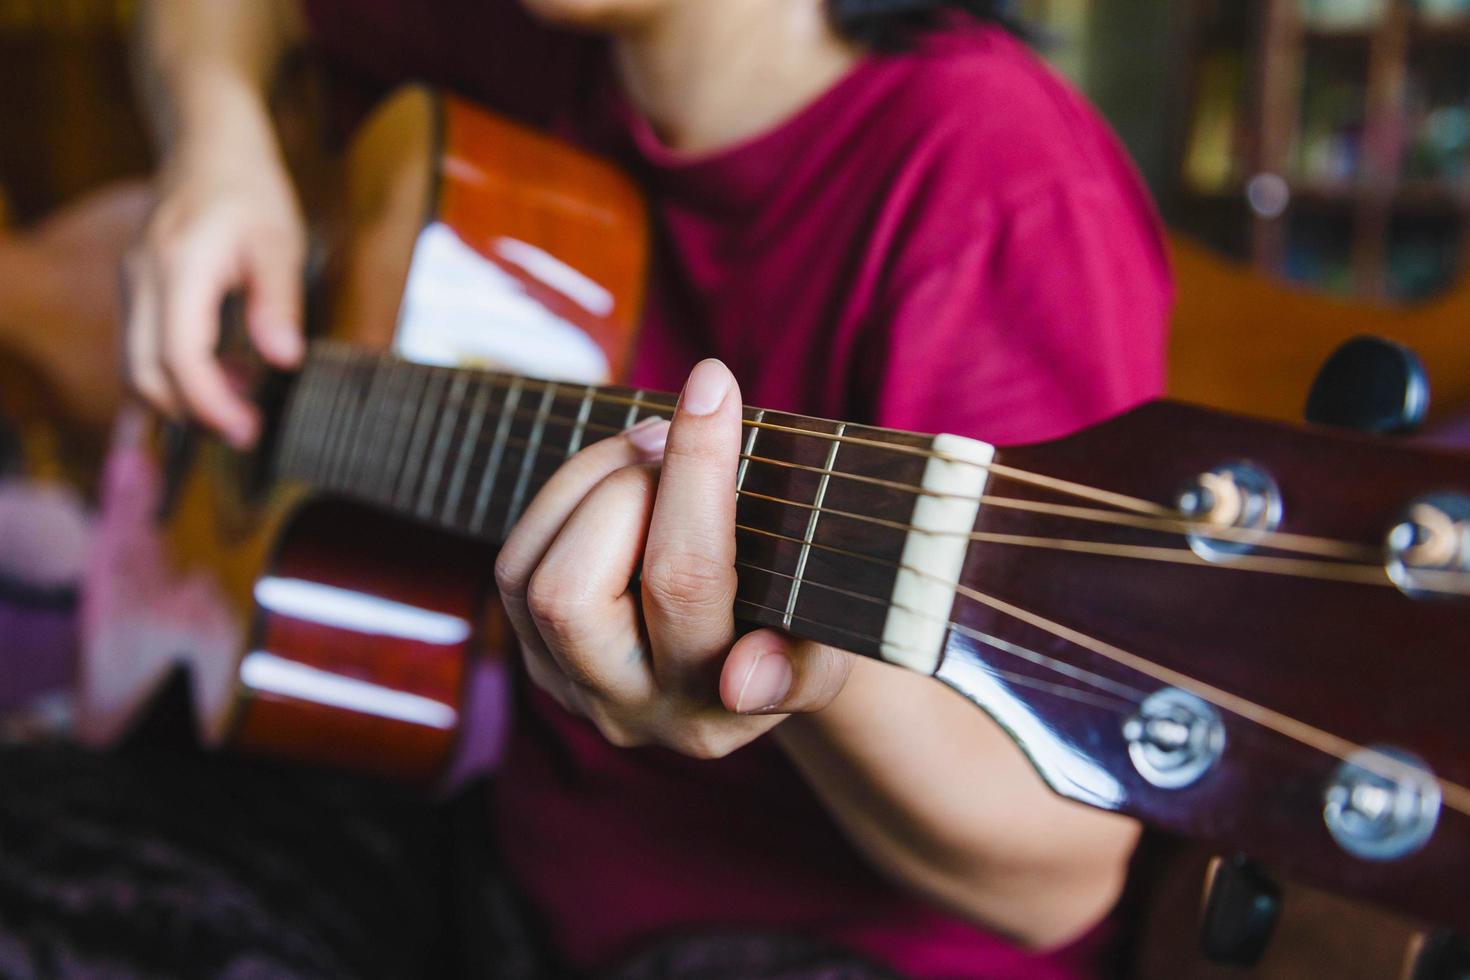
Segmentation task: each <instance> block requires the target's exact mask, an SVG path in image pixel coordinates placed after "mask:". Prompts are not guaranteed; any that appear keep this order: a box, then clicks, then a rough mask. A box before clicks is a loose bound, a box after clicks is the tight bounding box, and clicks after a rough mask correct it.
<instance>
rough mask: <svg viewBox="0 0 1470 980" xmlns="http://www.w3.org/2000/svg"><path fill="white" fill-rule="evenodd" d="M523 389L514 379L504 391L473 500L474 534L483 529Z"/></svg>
mask: <svg viewBox="0 0 1470 980" xmlns="http://www.w3.org/2000/svg"><path fill="white" fill-rule="evenodd" d="M523 387H524V385H523V384H522V382H521V379H520V378H516V379H515V380H513V381H512V382H511V383H510V387H508V388H506V389H505V403H504V405H503V406H502V408H501V411H500V421H499V422H498V423H497V424H496V426H495V441H494V442H493V443H492V444H491V446H490V458H489V460H487V461H486V463H485V472H484V474H483V475H482V476H481V479H480V492H479V494H478V496H477V497H476V498H475V513H474V517H473V518H472V519H471V521H470V529H471V530H472V531H474V533H476V534H479V533H481V532H482V531H483V530H484V528H485V514H486V512H487V511H488V510H489V508H490V494H491V490H492V489H493V488H494V486H495V481H496V479H497V478H498V477H499V476H500V463H501V460H502V459H503V458H504V457H505V442H506V440H507V439H509V438H510V424H511V420H512V419H514V418H515V413H516V406H517V405H519V404H520V403H521V389H522V388H523Z"/></svg>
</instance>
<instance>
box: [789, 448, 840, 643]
mask: <svg viewBox="0 0 1470 980" xmlns="http://www.w3.org/2000/svg"><path fill="white" fill-rule="evenodd" d="M846 428H847V426H846V423H838V425H837V434H838V435H839V436H840V435H842V432H843V430H844V429H846ZM840 448H842V443H840V442H835V441H834V442H833V443H832V444H831V446H830V447H829V448H828V449H827V466H826V470H827V472H825V473H823V474H822V476H821V478H820V479H819V480H818V481H817V492H816V495H815V496H814V497H813V498H812V510H811V513H810V514H809V515H808V516H807V522H806V536H805V537H804V539H803V540H802V544H801V552H800V553H799V554H798V555H797V556H796V577H795V578H793V579H792V581H791V591H790V594H789V595H788V596H787V597H786V618H785V619H784V620H783V622H784V624H785V625H787V626H790V625H791V617H792V616H794V615H796V599H797V596H799V595H800V594H801V577H802V575H804V574H806V562H807V558H808V557H809V556H810V555H811V552H812V539H813V538H815V537H816V535H817V519H818V518H820V517H821V516H822V501H823V499H825V498H826V496H827V483H828V481H829V480H830V479H831V477H832V467H833V466H834V465H835V464H836V463H837V450H838V449H840Z"/></svg>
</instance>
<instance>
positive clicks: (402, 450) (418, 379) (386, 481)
mask: <svg viewBox="0 0 1470 980" xmlns="http://www.w3.org/2000/svg"><path fill="white" fill-rule="evenodd" d="M405 375H406V377H405V378H404V397H403V399H402V401H400V402H399V405H398V411H397V412H396V413H395V416H396V417H395V419H394V421H393V428H392V432H391V438H390V440H389V442H388V452H387V454H386V455H385V456H384V459H383V468H382V470H381V471H380V472H379V473H378V479H377V482H376V484H375V486H376V489H375V491H374V499H375V500H381V501H384V502H386V501H390V500H392V499H393V489H394V488H395V487H396V486H397V485H398V477H399V474H400V473H402V471H403V463H404V461H405V459H406V458H407V455H408V443H409V440H410V439H412V438H413V426H414V422H415V421H416V420H417V419H418V409H419V408H421V407H422V405H423V388H424V386H425V385H427V384H428V380H429V379H428V378H427V377H425V375H424V373H423V372H422V371H421V370H419V365H417V364H410V365H409V366H408V369H407V370H406V372H405Z"/></svg>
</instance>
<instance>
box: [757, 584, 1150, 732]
mask: <svg viewBox="0 0 1470 980" xmlns="http://www.w3.org/2000/svg"><path fill="white" fill-rule="evenodd" d="M735 601H736V602H737V603H739V604H741V605H744V606H749V607H751V608H753V609H757V610H759V611H761V612H768V613H774V614H775V615H776V616H777V617H778V618H784V617H785V615H786V610H784V609H777V608H776V607H774V606H767V605H764V604H762V603H759V602H755V601H753V600H750V599H739V598H737V599H736V600H735ZM791 618H792V619H793V620H799V621H801V622H805V623H811V624H812V625H813V626H818V627H821V628H823V629H830V630H834V631H836V632H839V633H846V634H847V635H849V636H852V637H854V638H856V639H859V640H863V641H866V642H874V639H873V637H871V636H868V635H866V634H864V633H862V632H860V631H858V630H850V629H844V628H843V627H840V626H834V625H832V624H831V623H824V622H822V621H821V620H817V619H812V618H811V617H809V616H797V615H793V616H792V617H791ZM982 635H983V634H982ZM1004 652H1009V651H1004ZM980 666H981V669H983V670H984V671H985V672H986V673H987V674H991V675H992V676H994V677H999V678H1001V679H1003V680H1007V681H1010V682H1011V683H1012V684H1015V685H1017V686H1019V687H1029V688H1032V689H1033V690H1038V691H1044V692H1046V693H1047V694H1053V695H1056V696H1057V697H1062V698H1067V699H1068V700H1070V701H1076V702H1078V703H1080V704H1086V705H1091V706H1092V707H1094V708H1101V709H1102V710H1104V711H1111V712H1116V713H1117V714H1120V715H1121V714H1125V713H1127V712H1129V711H1132V710H1133V708H1134V707H1136V705H1134V704H1130V703H1129V702H1127V701H1124V700H1122V699H1119V698H1109V697H1103V696H1100V695H1097V694H1093V693H1092V692H1091V691H1085V690H1081V689H1079V688H1075V687H1070V686H1068V685H1066V684H1054V683H1051V682H1049V681H1042V680H1037V679H1036V678H1034V677H1028V676H1027V675H1025V674H1017V673H1015V672H1014V671H1009V670H1005V669H1004V668H1001V667H995V666H993V665H991V664H986V663H982V664H980Z"/></svg>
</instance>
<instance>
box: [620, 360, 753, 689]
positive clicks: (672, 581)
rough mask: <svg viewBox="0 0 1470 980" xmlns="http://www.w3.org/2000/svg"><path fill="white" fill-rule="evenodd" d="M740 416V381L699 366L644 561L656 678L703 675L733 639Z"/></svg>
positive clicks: (675, 432)
mask: <svg viewBox="0 0 1470 980" xmlns="http://www.w3.org/2000/svg"><path fill="white" fill-rule="evenodd" d="M740 416H741V405H740V390H739V388H738V387H737V386H736V384H735V378H734V377H733V376H732V375H731V374H730V372H729V371H728V370H727V369H726V368H725V366H724V365H723V364H721V363H720V362H719V361H715V360H708V361H702V362H701V363H700V364H698V365H697V366H696V367H695V368H694V371H693V373H692V374H690V376H689V380H688V382H687V383H686V384H685V386H684V393H683V395H681V396H680V399H679V407H678V408H677V409H676V410H675V412H674V419H673V424H672V425H671V426H670V427H669V435H668V444H667V446H666V447H665V449H664V463H663V472H662V474H661V475H660V477H659V489H658V498H657V500H656V502H655V504H654V508H653V519H652V524H651V527H650V529H649V534H648V548H647V553H646V555H645V556H644V561H643V611H644V616H645V618H646V620H647V626H648V634H649V638H650V641H651V646H652V651H653V657H654V670H655V672H656V673H658V674H659V675H660V680H664V679H665V678H664V672H665V671H668V672H669V673H670V674H671V675H677V674H681V673H682V674H686V675H688V676H690V677H692V678H695V677H703V676H704V673H705V670H706V669H707V668H709V667H712V666H713V665H715V664H717V663H719V662H720V660H722V659H723V656H724V653H725V651H726V650H727V649H728V648H729V645H730V641H731V640H732V639H733V637H734V628H735V621H734V615H733V603H734V599H735V470H736V467H737V465H738V463H739V456H740ZM669 679H670V680H672V677H670V678H669ZM695 683H699V681H698V680H696V681H695Z"/></svg>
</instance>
